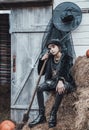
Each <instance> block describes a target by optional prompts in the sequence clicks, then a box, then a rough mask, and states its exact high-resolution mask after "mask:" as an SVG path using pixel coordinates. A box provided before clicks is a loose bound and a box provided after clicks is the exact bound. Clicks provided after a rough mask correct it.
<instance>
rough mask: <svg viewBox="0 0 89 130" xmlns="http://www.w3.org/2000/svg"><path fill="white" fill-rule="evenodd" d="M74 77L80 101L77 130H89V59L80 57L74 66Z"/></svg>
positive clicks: (77, 103)
mask: <svg viewBox="0 0 89 130" xmlns="http://www.w3.org/2000/svg"><path fill="white" fill-rule="evenodd" d="M73 77H74V79H75V83H76V85H77V95H78V101H77V102H76V103H75V107H76V114H77V116H76V118H75V127H76V130H88V129H89V58H87V57H85V56H83V57H78V58H77V60H76V61H75V64H74V66H73Z"/></svg>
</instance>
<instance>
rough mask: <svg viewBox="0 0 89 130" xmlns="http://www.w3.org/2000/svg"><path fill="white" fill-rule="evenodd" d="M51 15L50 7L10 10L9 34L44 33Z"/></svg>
mask: <svg viewBox="0 0 89 130" xmlns="http://www.w3.org/2000/svg"><path fill="white" fill-rule="evenodd" d="M48 12H49V13H48ZM51 15H52V7H50V6H47V7H39V8H38V7H35V8H33V7H31V8H28V9H23V10H22V9H16V10H12V11H11V15H10V22H11V23H10V24H11V26H10V33H12V32H35V31H36V32H41V31H45V28H46V26H47V24H48V22H49V20H50V18H51Z"/></svg>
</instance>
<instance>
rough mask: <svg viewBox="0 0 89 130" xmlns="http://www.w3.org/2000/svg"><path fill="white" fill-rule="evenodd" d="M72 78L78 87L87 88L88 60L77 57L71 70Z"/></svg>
mask: <svg viewBox="0 0 89 130" xmlns="http://www.w3.org/2000/svg"><path fill="white" fill-rule="evenodd" d="M72 73H73V78H74V80H75V83H76V85H77V86H78V87H88V86H89V58H87V57H86V56H79V57H78V58H77V59H76V61H75V64H74V66H73V68H72Z"/></svg>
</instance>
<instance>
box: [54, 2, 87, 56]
mask: <svg viewBox="0 0 89 130" xmlns="http://www.w3.org/2000/svg"><path fill="white" fill-rule="evenodd" d="M62 2H67V0H54V8H55V7H56V6H57V5H58V4H60V3H62ZM70 2H74V3H75V4H77V5H78V6H79V7H80V8H81V10H85V13H82V22H81V24H80V26H79V27H78V28H77V29H76V30H74V31H73V32H72V37H73V43H74V45H75V51H76V56H82V55H85V53H86V50H87V49H89V0H70Z"/></svg>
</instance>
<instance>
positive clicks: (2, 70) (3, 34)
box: [0, 14, 11, 85]
mask: <svg viewBox="0 0 89 130" xmlns="http://www.w3.org/2000/svg"><path fill="white" fill-rule="evenodd" d="M10 50H11V42H10V34H9V15H8V14H0V84H4V85H5V84H10V82H11V78H10V77H11V51H10Z"/></svg>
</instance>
